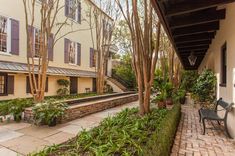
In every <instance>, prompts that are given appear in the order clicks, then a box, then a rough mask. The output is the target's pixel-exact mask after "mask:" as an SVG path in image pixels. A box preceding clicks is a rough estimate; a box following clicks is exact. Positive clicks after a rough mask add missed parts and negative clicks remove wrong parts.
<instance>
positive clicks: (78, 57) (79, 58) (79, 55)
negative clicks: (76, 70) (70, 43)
mask: <svg viewBox="0 0 235 156" xmlns="http://www.w3.org/2000/svg"><path fill="white" fill-rule="evenodd" d="M77 65H79V66H81V44H80V43H77Z"/></svg>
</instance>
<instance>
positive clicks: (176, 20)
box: [170, 9, 225, 29]
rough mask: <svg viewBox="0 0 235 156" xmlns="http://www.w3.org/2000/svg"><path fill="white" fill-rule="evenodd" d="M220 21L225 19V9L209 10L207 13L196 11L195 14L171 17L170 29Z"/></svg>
mask: <svg viewBox="0 0 235 156" xmlns="http://www.w3.org/2000/svg"><path fill="white" fill-rule="evenodd" d="M221 19H225V9H221V10H216V9H213V10H211V9H209V10H208V11H202V12H200V11H198V12H195V13H191V14H187V15H185V16H176V17H172V19H171V22H170V27H171V29H175V28H182V27H187V26H193V25H199V24H205V23H209V22H214V21H219V20H221Z"/></svg>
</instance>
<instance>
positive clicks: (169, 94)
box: [164, 82, 173, 105]
mask: <svg viewBox="0 0 235 156" xmlns="http://www.w3.org/2000/svg"><path fill="white" fill-rule="evenodd" d="M164 90H165V92H166V104H167V105H173V100H172V94H173V85H172V84H171V83H170V82H167V83H165V86H164Z"/></svg>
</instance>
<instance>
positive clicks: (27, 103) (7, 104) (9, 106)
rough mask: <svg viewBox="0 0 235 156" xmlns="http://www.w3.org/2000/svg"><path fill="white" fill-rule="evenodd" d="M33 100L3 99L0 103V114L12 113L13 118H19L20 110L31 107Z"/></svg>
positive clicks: (17, 119) (18, 119)
mask: <svg viewBox="0 0 235 156" xmlns="http://www.w3.org/2000/svg"><path fill="white" fill-rule="evenodd" d="M32 105H33V102H32V100H31V99H14V100H8V101H4V102H2V103H1V104H0V116H6V115H10V114H11V115H13V116H14V120H15V121H17V122H19V121H20V120H21V115H22V112H23V111H24V109H25V108H27V107H31V106H32Z"/></svg>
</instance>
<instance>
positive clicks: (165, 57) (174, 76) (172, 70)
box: [159, 31, 182, 88]
mask: <svg viewBox="0 0 235 156" xmlns="http://www.w3.org/2000/svg"><path fill="white" fill-rule="evenodd" d="M160 36H161V37H160V47H159V51H160V53H159V60H160V66H159V68H160V69H161V71H162V72H161V73H162V75H161V76H162V77H163V78H164V79H165V80H169V82H171V83H172V84H173V85H174V86H175V87H176V88H178V86H179V81H180V74H181V72H180V71H181V70H182V66H181V63H180V60H179V58H178V57H177V55H176V52H175V50H174V48H173V46H172V44H171V42H170V40H169V38H168V36H167V34H166V33H165V32H164V31H162V32H161V35H160Z"/></svg>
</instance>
